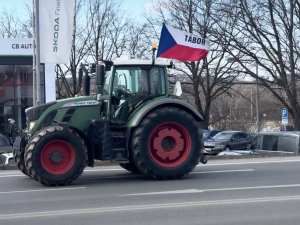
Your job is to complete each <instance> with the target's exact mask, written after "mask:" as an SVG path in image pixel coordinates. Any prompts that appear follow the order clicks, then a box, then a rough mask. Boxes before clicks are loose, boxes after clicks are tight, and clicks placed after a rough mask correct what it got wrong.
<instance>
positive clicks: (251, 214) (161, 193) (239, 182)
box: [0, 157, 300, 225]
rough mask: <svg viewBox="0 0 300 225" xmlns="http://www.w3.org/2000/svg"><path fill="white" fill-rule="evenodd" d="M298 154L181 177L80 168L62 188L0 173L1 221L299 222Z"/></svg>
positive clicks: (16, 224)
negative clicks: (155, 177)
mask: <svg viewBox="0 0 300 225" xmlns="http://www.w3.org/2000/svg"><path fill="white" fill-rule="evenodd" d="M299 170H300V157H288V158H269V159H248V160H222V161H218V160H214V161H210V162H208V164H206V165H203V164H199V166H198V167H197V168H196V170H195V171H194V172H193V173H191V174H190V175H189V176H187V177H186V178H185V179H182V180H176V181H156V180H149V179H146V178H144V177H143V176H139V175H132V174H131V173H129V172H127V171H125V170H123V169H122V168H120V167H97V168H94V169H90V168H87V169H86V170H85V172H84V174H83V175H82V176H81V177H80V178H79V179H78V180H77V181H75V182H74V183H73V184H72V185H70V186H68V187H45V186H43V185H41V184H39V183H38V182H36V181H34V180H32V179H30V178H28V177H26V176H25V175H22V174H21V173H19V172H17V171H2V172H0V224H1V225H6V224H9V225H22V224H26V225H28V224H30V225H40V224H43V225H48V224H49V225H50V224H51V225H52V224H56V225H60V224H64V225H65V224H72V225H77V224H78V225H79V224H80V225H82V224H89V225H92V224H95V225H96V224H97V225H99V224H109V225H113V224H122V225H123V224H125V225H127V224H128V225H129V224H130V225H135V224H136V225H141V224H161V225H171V224H172V225H176V224H184V225H187V224H201V225H202V224H209V225H212V224H218V225H219V224H222V225H223V224H226V225H235V224H239V225H240V224H243V225H246V224H251V225H253V224H264V225H267V224H272V225H276V224H280V225H282V224H288V225H292V224H295V225H296V224H297V225H298V224H299V221H300V213H299V209H300V175H299V174H300V173H299Z"/></svg>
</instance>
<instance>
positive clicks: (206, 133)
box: [203, 130, 222, 140]
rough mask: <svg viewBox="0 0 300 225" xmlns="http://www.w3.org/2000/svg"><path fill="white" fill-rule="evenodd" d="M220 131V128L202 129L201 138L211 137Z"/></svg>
mask: <svg viewBox="0 0 300 225" xmlns="http://www.w3.org/2000/svg"><path fill="white" fill-rule="evenodd" d="M220 132H222V130H203V140H207V139H212V137H213V136H215V135H216V134H217V133H220Z"/></svg>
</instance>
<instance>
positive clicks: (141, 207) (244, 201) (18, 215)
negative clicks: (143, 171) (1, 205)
mask: <svg viewBox="0 0 300 225" xmlns="http://www.w3.org/2000/svg"><path fill="white" fill-rule="evenodd" d="M298 200H300V196H299V195H296V196H283V197H267V198H248V199H234V200H232V199H231V200H216V201H198V202H181V203H168V204H151V205H150V204H149V205H135V206H128V205H125V206H117V207H103V208H90V209H74V210H60V211H47V212H33V213H13V214H4V215H0V220H16V219H25V218H41V217H58V216H73V215H82V214H97V213H116V212H120V211H141V210H151V209H168V208H182V207H201V206H202V207H203V206H214V205H230V204H247V203H261V202H280V201H298Z"/></svg>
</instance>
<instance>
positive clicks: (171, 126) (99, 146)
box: [9, 51, 206, 186]
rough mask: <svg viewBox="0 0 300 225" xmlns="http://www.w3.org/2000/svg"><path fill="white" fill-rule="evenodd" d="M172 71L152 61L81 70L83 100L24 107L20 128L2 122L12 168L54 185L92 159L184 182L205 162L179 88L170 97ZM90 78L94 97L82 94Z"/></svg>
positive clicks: (194, 120) (196, 118) (193, 115)
mask: <svg viewBox="0 0 300 225" xmlns="http://www.w3.org/2000/svg"><path fill="white" fill-rule="evenodd" d="M153 52H154V51H153ZM153 55H154V53H153ZM87 66H88V67H89V68H86V67H87ZM172 66H173V64H172V62H171V63H166V62H163V61H155V58H154V57H153V59H152V60H137V59H131V60H123V61H122V60H119V61H115V62H112V61H101V63H97V64H96V63H95V64H90V65H82V66H81V68H80V71H79V72H80V73H83V72H84V73H85V76H84V80H85V84H84V96H80V97H74V98H68V99H63V100H58V101H54V102H49V103H46V104H42V105H39V106H36V107H31V108H28V109H26V119H27V128H26V129H24V130H21V129H19V128H16V125H15V123H14V120H13V119H10V120H9V122H10V126H11V129H10V132H9V133H10V135H11V136H14V138H13V139H14V143H13V151H14V157H15V161H16V163H17V166H18V168H19V170H20V171H22V172H23V173H24V174H25V175H27V176H29V177H31V178H34V179H35V180H36V181H39V182H40V183H42V184H44V185H47V186H52V185H54V186H57V185H68V184H70V183H71V182H72V181H74V180H76V179H77V178H78V177H79V176H80V175H81V174H82V173H83V171H84V169H85V168H86V167H87V166H89V167H93V166H94V161H95V160H102V161H110V162H114V163H119V164H120V166H121V167H123V168H124V169H126V170H128V171H131V172H133V173H141V174H144V175H146V176H148V177H151V178H154V179H163V180H164V179H178V178H181V177H184V176H185V175H187V174H189V173H190V172H191V171H193V170H194V168H195V167H196V165H197V164H198V163H199V161H200V162H202V163H206V156H205V155H204V154H203V138H202V131H201V129H200V125H199V124H200V122H201V121H202V120H203V119H202V117H201V115H200V114H199V113H198V112H197V110H195V109H194V108H193V107H192V106H190V105H189V104H188V103H187V102H186V101H184V100H180V99H179V98H178V96H177V97H176V95H180V90H181V88H180V83H177V84H176V85H175V91H173V94H170V93H169V82H168V75H167V68H171V67H172ZM91 73H94V74H95V80H96V81H95V84H96V89H97V94H95V95H94V96H89V92H90V91H89V90H90V81H89V79H90V75H91ZM176 92H177V93H176ZM178 92H179V94H178Z"/></svg>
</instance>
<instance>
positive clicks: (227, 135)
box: [212, 132, 232, 140]
mask: <svg viewBox="0 0 300 225" xmlns="http://www.w3.org/2000/svg"><path fill="white" fill-rule="evenodd" d="M231 137H232V134H230V133H222V132H221V133H218V134H216V136H214V137H213V138H212V139H214V140H220V139H221V140H229V139H230V138H231Z"/></svg>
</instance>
